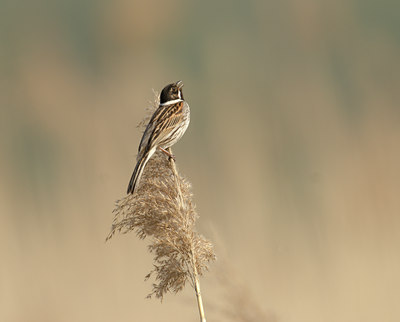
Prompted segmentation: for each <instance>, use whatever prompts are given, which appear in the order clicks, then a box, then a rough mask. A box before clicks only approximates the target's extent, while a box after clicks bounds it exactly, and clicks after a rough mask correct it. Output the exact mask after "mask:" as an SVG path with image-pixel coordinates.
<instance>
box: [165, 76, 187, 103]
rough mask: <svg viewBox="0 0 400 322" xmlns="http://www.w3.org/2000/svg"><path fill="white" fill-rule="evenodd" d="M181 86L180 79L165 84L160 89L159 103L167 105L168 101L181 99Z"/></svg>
mask: <svg viewBox="0 0 400 322" xmlns="http://www.w3.org/2000/svg"><path fill="white" fill-rule="evenodd" d="M182 87H183V83H182V81H177V82H176V83H172V84H168V85H167V86H165V87H164V88H163V90H162V91H161V95H160V104H164V105H167V104H168V103H169V102H171V103H173V102H176V101H178V100H183V93H182Z"/></svg>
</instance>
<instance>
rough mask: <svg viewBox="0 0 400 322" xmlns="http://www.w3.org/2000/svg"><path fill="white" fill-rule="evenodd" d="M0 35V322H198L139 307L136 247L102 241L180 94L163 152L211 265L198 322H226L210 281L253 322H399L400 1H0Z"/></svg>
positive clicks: (179, 299) (175, 302) (120, 240)
mask: <svg viewBox="0 0 400 322" xmlns="http://www.w3.org/2000/svg"><path fill="white" fill-rule="evenodd" d="M0 22H1V28H0V113H1V117H0V147H1V154H0V175H1V183H0V216H1V217H0V220H1V224H0V254H1V264H0V321H5V322H20V321H21V322H22V321H23V322H25V321H26V322H36V321H37V322H39V321H40V322H46V321H49V322H54V321H65V322H71V321H74V322H80V321H85V322H86V321H97V322H101V321H121V322H122V321H197V320H198V316H197V308H196V303H195V298H194V295H193V292H192V291H191V290H190V289H187V290H186V291H185V292H183V293H182V294H178V295H169V296H167V297H166V298H165V300H164V302H163V303H162V304H160V302H159V301H157V300H146V299H145V296H146V295H147V294H148V292H149V291H150V289H151V283H150V282H144V281H143V280H144V276H145V275H146V274H147V272H148V271H149V270H150V268H151V265H152V261H151V256H150V255H149V254H148V253H147V251H146V247H145V246H146V242H143V241H139V240H138V239H137V238H136V237H135V236H134V234H131V235H125V236H119V235H117V236H116V238H114V239H112V240H111V242H109V243H105V242H104V239H105V237H106V235H107V233H108V231H109V228H110V225H111V222H112V214H111V211H112V209H113V205H114V201H115V200H116V199H119V198H121V197H122V196H124V194H125V191H126V186H127V184H128V181H129V178H130V175H131V171H132V169H133V167H134V160H135V156H136V150H137V146H138V143H139V140H140V136H141V133H140V131H139V130H138V129H137V128H136V125H137V123H138V122H139V121H140V120H141V119H142V118H143V117H144V115H145V108H146V106H148V105H149V104H148V102H149V101H151V100H152V99H153V93H152V89H155V90H157V91H160V90H161V89H162V87H163V86H164V85H165V84H167V83H169V82H172V81H177V80H179V79H181V80H183V81H184V83H185V88H184V94H185V98H186V100H187V101H188V102H189V103H190V106H191V110H192V122H191V126H190V127H189V130H188V132H187V133H186V135H185V137H184V138H183V139H182V140H181V142H180V143H179V144H177V145H176V147H175V149H174V152H175V154H176V157H177V162H178V166H179V168H180V171H181V172H182V173H183V174H184V175H186V176H187V177H188V178H189V179H190V181H191V182H192V184H193V187H194V193H195V198H196V203H197V207H198V210H199V213H200V216H201V217H200V220H199V222H198V229H199V231H201V232H202V233H203V234H204V235H205V236H207V237H209V238H211V239H212V240H213V241H216V242H218V247H217V253H218V254H219V255H220V258H221V260H220V262H221V263H224V265H214V266H212V269H211V271H210V272H209V273H208V274H207V275H206V277H205V278H203V279H202V290H203V296H204V300H205V310H206V315H207V318H208V321H210V322H211V321H232V320H233V318H232V317H229V316H228V315H227V314H224V313H223V312H222V310H223V308H224V307H229V305H230V304H229V301H230V299H229V297H226V296H225V295H224V294H226V292H227V291H228V292H229V289H230V287H231V286H232V285H226V283H225V282H221V279H219V277H220V275H221V274H224V270H225V269H227V270H229V271H232V272H234V273H233V274H234V276H235V279H236V280H237V281H238V285H239V284H240V285H245V287H243V288H242V286H240V287H239V288H238V289H239V293H241V294H251V295H249V296H251V297H249V299H250V298H251V301H250V302H251V303H252V305H254V306H255V307H257V309H259V310H261V311H263V312H264V315H265V317H266V318H265V321H284V322H302V321H304V322H314V321H315V322H321V321H327V322H334V321H335V322H336V321H340V322H347V321H348V322H355V321H362V322H368V321H371V322H375V321H386V322H395V321H400V306H399V305H398V302H399V297H400V276H399V272H400V254H399V245H400V234H399V231H400V230H399V229H400V218H399V213H400V198H399V192H400V166H399V165H400V142H399V141H400V109H399V106H400V103H399V102H400V90H399V89H400V59H399V58H400V2H398V1H390V0H383V1H373V0H367V1H361V0H352V1H344V0H339V1H334V0H330V1H316V0H305V1H294V0H284V1H261V0H260V1H256V0H252V1H227V0H225V1H223V0H222V1H211V0H206V1H153V0H150V1H141V2H138V1H128V0H117V1H105V0H103V1H95V0H79V1H78V0H72V1H68V0H56V1H54V0H35V1H28V0H25V1H23V0H19V1H12V0H8V1H7V0H1V1H0ZM221 266H224V267H226V266H227V267H228V268H221ZM221 272H222V273H221ZM216 281H217V282H216ZM218 281H219V282H218ZM245 289H246V290H245ZM242 292H243V293H242ZM247 292H248V293H247ZM227 302H228V303H227ZM231 304H232V303H231ZM228 310H229V309H228ZM258 320H259V318H254V319H253V321H258ZM236 321H244V320H243V319H242V320H240V319H237V320H236ZM247 321H250V320H247Z"/></svg>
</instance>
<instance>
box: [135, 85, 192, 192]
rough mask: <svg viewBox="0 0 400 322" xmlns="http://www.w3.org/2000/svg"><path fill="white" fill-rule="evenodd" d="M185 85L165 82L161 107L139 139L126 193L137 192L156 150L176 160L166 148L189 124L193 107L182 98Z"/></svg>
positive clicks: (174, 141)
mask: <svg viewBox="0 0 400 322" xmlns="http://www.w3.org/2000/svg"><path fill="white" fill-rule="evenodd" d="M182 87H183V82H182V81H177V82H176V83H172V84H168V85H166V86H165V87H164V88H163V90H162V91H161V94H160V103H159V106H158V108H157V109H156V111H155V112H154V114H153V115H152V117H151V119H150V121H149V123H148V124H147V126H146V129H145V131H144V132H143V136H142V139H141V140H140V144H139V148H138V155H137V159H136V166H135V169H134V170H133V174H132V176H131V179H130V181H129V185H128V189H127V194H133V193H134V192H135V189H136V188H137V187H138V184H139V181H140V178H141V176H142V173H143V170H144V168H145V167H146V164H147V162H148V161H149V160H150V158H151V157H152V156H153V154H154V153H155V152H156V151H157V149H159V150H160V151H162V152H163V153H165V154H166V155H167V156H168V157H169V159H173V160H175V157H174V156H173V155H172V154H171V153H170V152H169V151H167V150H168V148H170V147H171V146H173V145H174V144H175V143H177V142H178V141H179V140H180V139H181V138H182V136H183V134H184V133H185V132H186V130H187V128H188V126H189V123H190V108H189V104H188V103H187V102H186V101H185V99H184V98H183V92H182Z"/></svg>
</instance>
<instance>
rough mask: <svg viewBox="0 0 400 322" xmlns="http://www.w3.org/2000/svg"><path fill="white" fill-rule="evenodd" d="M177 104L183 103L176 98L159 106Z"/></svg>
mask: <svg viewBox="0 0 400 322" xmlns="http://www.w3.org/2000/svg"><path fill="white" fill-rule="evenodd" d="M179 102H183V100H182V99H180V98H178V99H176V100H172V101H168V102H165V103H162V104H160V106H165V105H172V104H175V103H179Z"/></svg>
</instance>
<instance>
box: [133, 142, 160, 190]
mask: <svg viewBox="0 0 400 322" xmlns="http://www.w3.org/2000/svg"><path fill="white" fill-rule="evenodd" d="M154 152H155V150H154V149H152V150H150V151H148V152H145V153H144V154H143V155H142V157H141V158H140V159H139V160H138V161H137V163H136V166H135V170H133V174H132V177H131V180H130V181H129V185H128V190H127V192H126V193H128V194H129V193H133V192H134V191H135V188H136V186H137V185H138V183H139V181H140V177H141V176H142V173H143V170H144V167H145V166H146V164H147V162H148V161H149V159H150V158H151V156H152V155H153V153H154Z"/></svg>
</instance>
